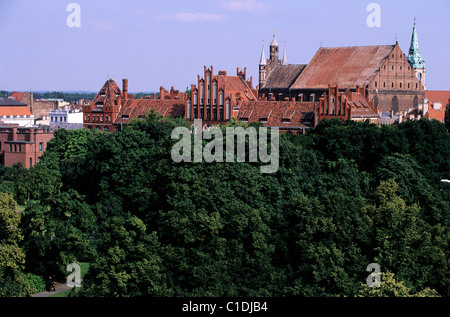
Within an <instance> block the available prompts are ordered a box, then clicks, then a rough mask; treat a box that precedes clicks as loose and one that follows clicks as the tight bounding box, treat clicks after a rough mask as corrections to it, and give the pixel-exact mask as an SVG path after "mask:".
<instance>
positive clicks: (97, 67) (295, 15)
mask: <svg viewBox="0 0 450 317" xmlns="http://www.w3.org/2000/svg"><path fill="white" fill-rule="evenodd" d="M72 2H75V3H77V4H79V6H80V13H81V15H80V21H81V27H79V28H77V27H74V28H70V27H68V26H67V23H66V20H67V17H68V16H69V15H70V12H67V11H66V8H67V6H68V5H69V4H70V3H72ZM370 3H377V4H379V5H380V8H381V15H380V18H381V26H380V27H369V26H368V25H367V22H366V21H367V17H368V16H369V15H370V14H371V12H368V11H367V10H366V9H367V6H368V5H369V4H370ZM449 16H450V1H449V0H429V1H424V0H421V1H419V0H409V1H406V0H395V1H392V0H383V1H381V0H316V1H303V0H276V1H272V0H195V1H193V0H192V1H179V0H147V1H144V0H127V1H120V0H108V1H104V0H38V1H36V0H0V36H1V39H2V40H1V44H0V89H4V90H10V91H12V90H15V91H25V90H28V91H29V90H33V91H38V90H51V91H53V90H57V91H68V90H88V91H95V92H96V91H98V90H99V89H100V88H101V86H102V85H103V83H104V82H105V80H106V79H107V78H108V77H113V78H114V79H115V80H116V81H117V82H118V84H119V85H120V86H121V79H122V78H128V79H129V90H130V91H132V92H139V91H157V90H159V87H160V86H164V87H165V88H166V89H169V88H170V87H171V86H174V87H175V89H179V90H182V91H184V90H185V89H186V87H190V85H191V84H196V81H197V75H203V66H204V65H206V66H207V67H209V66H211V65H212V66H214V70H215V72H216V73H217V71H219V70H226V71H227V72H228V73H229V74H235V73H236V68H237V67H239V68H244V67H247V75H248V77H249V76H253V83H254V84H255V85H256V84H257V81H258V63H259V57H260V54H261V47H262V44H263V41H264V43H265V50H266V51H265V52H266V56H268V45H269V43H270V42H271V40H272V35H273V31H275V34H276V37H277V41H278V43H279V44H280V51H281V53H282V52H283V49H284V43H286V48H287V57H288V62H289V63H291V64H307V63H308V62H309V61H310V60H311V58H312V57H313V56H314V54H315V52H316V51H317V49H318V48H319V47H320V46H321V45H322V46H325V47H330V46H354V45H359V46H362V45H387V44H394V43H395V40H396V39H397V40H398V41H399V44H400V47H401V48H402V50H403V51H404V52H405V53H407V52H408V49H409V43H410V39H411V32H412V26H413V21H414V18H416V19H417V29H418V35H419V43H420V49H421V53H422V57H423V58H424V60H425V62H426V65H427V73H426V76H427V77H426V80H427V88H428V89H430V90H450V62H449V55H448V52H449V50H450V23H449V22H448V21H449V20H448V17H449Z"/></svg>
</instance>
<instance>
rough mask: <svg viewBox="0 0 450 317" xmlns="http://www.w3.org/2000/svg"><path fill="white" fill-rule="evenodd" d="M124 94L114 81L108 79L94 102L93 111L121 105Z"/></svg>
mask: <svg viewBox="0 0 450 317" xmlns="http://www.w3.org/2000/svg"><path fill="white" fill-rule="evenodd" d="M121 97H122V92H121V90H120V88H119V86H118V85H117V84H116V82H115V81H114V80H113V79H108V80H107V81H106V82H105V84H104V85H103V87H102V89H100V91H99V92H98V94H97V96H95V98H94V100H92V103H91V105H92V109H96V108H103V107H106V106H114V105H120V99H121Z"/></svg>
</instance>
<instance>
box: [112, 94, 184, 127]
mask: <svg viewBox="0 0 450 317" xmlns="http://www.w3.org/2000/svg"><path fill="white" fill-rule="evenodd" d="M152 109H153V110H156V111H157V112H159V113H160V114H161V115H162V116H163V117H167V116H169V115H170V116H171V117H174V118H175V117H183V116H184V111H185V101H184V100H180V99H128V100H127V102H126V103H125V104H124V105H123V106H122V108H121V109H120V111H119V113H118V115H117V118H116V121H115V123H127V122H129V120H130V119H133V118H139V117H140V116H143V115H145V114H146V113H148V112H150V111H151V110H152Z"/></svg>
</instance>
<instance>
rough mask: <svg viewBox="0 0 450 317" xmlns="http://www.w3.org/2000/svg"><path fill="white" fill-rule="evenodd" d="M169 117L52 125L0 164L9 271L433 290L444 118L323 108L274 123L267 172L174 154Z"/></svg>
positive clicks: (272, 290) (314, 292)
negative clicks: (302, 121) (397, 120)
mask: <svg viewBox="0 0 450 317" xmlns="http://www.w3.org/2000/svg"><path fill="white" fill-rule="evenodd" d="M182 126H188V124H187V123H186V122H184V121H183V120H178V119H177V120H174V119H170V118H166V119H163V118H162V117H161V116H160V115H158V114H157V113H154V112H151V113H149V114H148V115H146V116H145V118H142V119H139V120H137V119H136V120H133V121H132V122H131V123H130V124H129V125H127V126H126V127H125V128H124V129H123V130H122V131H121V132H119V133H105V132H100V131H88V130H80V131H65V130H58V131H57V133H55V137H54V138H53V139H52V141H51V142H50V143H49V146H48V150H47V151H46V152H45V154H44V156H43V157H42V160H41V161H40V162H39V163H38V164H37V165H36V166H35V167H33V168H31V169H30V170H29V171H26V170H25V171H23V170H22V169H20V168H18V167H15V169H13V168H8V169H6V170H3V171H1V170H0V188H1V184H3V183H4V184H9V183H5V182H11V183H13V184H14V187H13V188H14V189H13V190H11V194H13V195H14V197H15V198H16V200H17V201H18V202H19V203H20V204H21V205H23V209H24V211H23V214H22V215H21V221H20V224H19V227H20V229H21V235H23V237H24V239H23V240H20V239H16V240H18V241H17V242H16V245H17V246H18V247H20V248H21V249H22V250H23V252H24V254H25V255H26V257H25V263H24V265H23V263H22V267H21V268H20V270H22V269H23V270H25V271H27V272H33V273H38V274H47V272H55V274H60V275H61V276H63V274H64V273H65V268H66V266H67V265H68V264H69V263H71V262H76V261H86V262H89V263H90V270H89V272H88V274H87V275H86V276H85V278H84V280H83V286H82V287H81V289H80V290H78V291H77V292H74V294H73V295H74V296H292V295H299V296H410V295H420V296H435V295H437V294H439V295H441V296H442V295H445V294H446V292H447V289H446V287H447V285H448V284H449V282H450V273H449V269H448V256H449V251H448V249H449V248H448V242H449V222H448V221H449V219H450V217H449V212H450V207H449V206H450V205H449V204H450V193H449V190H450V188H446V187H445V184H443V183H442V182H441V179H444V178H450V175H449V174H450V136H449V134H448V132H447V131H446V128H445V126H444V124H442V123H439V122H437V121H428V120H425V119H424V120H420V121H414V122H412V121H411V122H406V123H402V124H400V125H398V126H382V127H378V126H376V125H374V124H370V123H369V122H363V123H358V122H352V121H347V122H343V121H340V120H330V121H327V120H324V121H322V122H321V123H320V124H319V125H318V126H317V127H316V128H315V129H313V130H311V131H309V132H308V133H307V134H305V135H301V136H292V135H282V136H281V137H280V143H279V153H280V156H279V168H278V170H277V172H275V173H268V174H266V173H261V170H260V166H261V165H262V162H261V161H257V162H248V161H247V162H244V163H238V162H234V163H230V162H212V163H208V162H206V161H202V162H198V163H194V162H192V163H188V162H180V163H176V162H174V161H173V160H172V158H171V148H172V146H173V145H174V144H175V143H176V142H177V141H178V140H175V139H172V137H171V132H172V131H173V129H174V128H175V127H182ZM233 126H240V127H242V128H244V129H247V128H248V126H247V125H246V124H243V123H239V122H237V121H235V120H234V121H231V122H230V123H229V124H228V127H233ZM260 126H261V125H260V124H252V125H250V127H252V128H256V129H258V128H259V127H260ZM225 128H226V127H224V126H222V127H221V129H222V131H225ZM190 137H191V140H188V141H190V142H191V145H193V144H194V139H193V138H194V137H195V136H194V134H192V135H191V134H190ZM225 139H226V137H225ZM208 141H210V140H203V145H206V144H207V143H208ZM234 142H237V141H236V140H235V141H234ZM249 142H250V141H249V139H248V140H246V145H247V148H249ZM224 155H225V154H224ZM246 157H247V159H248V155H247V156H246ZM235 158H236V157H235ZM11 219H14V218H11ZM5 254H6V253H5ZM369 263H378V264H379V265H380V267H381V273H382V275H381V276H382V281H383V282H384V284H382V287H381V288H379V289H376V290H375V289H367V287H364V285H365V281H366V278H367V276H368V274H369V273H368V272H367V271H366V268H367V266H368V264H369ZM18 269H19V268H18ZM394 275H395V279H394V278H393V276H394Z"/></svg>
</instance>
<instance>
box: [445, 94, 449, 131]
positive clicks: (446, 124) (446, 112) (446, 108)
mask: <svg viewBox="0 0 450 317" xmlns="http://www.w3.org/2000/svg"><path fill="white" fill-rule="evenodd" d="M445 127H446V128H447V131H450V99H449V100H448V104H447V106H446V107H445Z"/></svg>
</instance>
